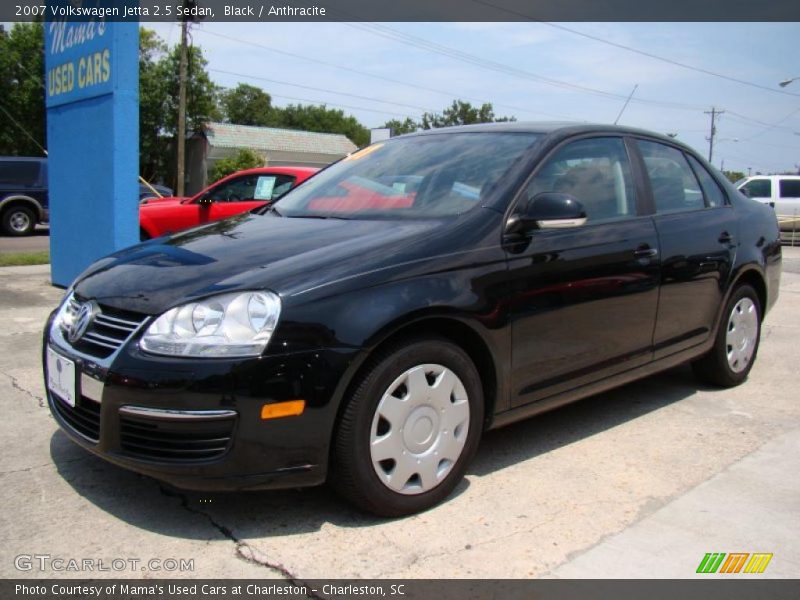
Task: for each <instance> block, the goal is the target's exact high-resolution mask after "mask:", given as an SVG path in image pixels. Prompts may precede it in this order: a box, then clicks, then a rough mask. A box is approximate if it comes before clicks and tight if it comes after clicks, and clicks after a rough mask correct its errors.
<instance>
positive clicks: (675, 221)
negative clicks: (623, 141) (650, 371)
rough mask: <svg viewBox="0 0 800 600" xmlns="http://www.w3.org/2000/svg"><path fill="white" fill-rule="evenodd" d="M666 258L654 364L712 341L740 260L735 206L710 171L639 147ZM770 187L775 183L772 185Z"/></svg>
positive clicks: (661, 150) (674, 150)
mask: <svg viewBox="0 0 800 600" xmlns="http://www.w3.org/2000/svg"><path fill="white" fill-rule="evenodd" d="M636 146H637V147H638V149H639V151H640V153H641V160H642V161H643V166H644V171H645V173H646V174H647V179H648V182H649V188H650V199H651V201H652V203H653V205H652V210H653V211H654V213H655V214H654V217H653V219H654V221H655V225H656V230H657V231H658V240H659V241H658V243H659V248H660V251H661V285H660V291H659V300H658V316H657V319H656V329H655V335H654V337H653V344H654V349H655V358H656V359H658V358H661V357H663V356H667V355H669V354H672V353H674V352H677V351H679V350H682V349H685V348H689V347H691V346H694V345H697V344H699V343H701V342H703V341H705V340H706V339H708V337H709V335H710V333H711V331H712V329H713V325H714V322H715V319H716V316H717V314H718V313H719V310H720V305H721V304H722V300H723V297H724V294H725V290H726V288H727V284H728V279H729V276H730V272H731V265H732V264H733V260H734V257H735V252H736V243H737V238H738V234H739V231H738V222H737V219H736V213H735V209H734V208H733V206H731V204H730V203H729V201H728V198H727V196H726V195H725V193H724V191H723V190H722V187H721V186H720V185H719V183H718V182H717V181H716V180H715V178H714V176H713V175H712V174H711V173H710V172H709V170H708V169H707V168H706V167H705V166H704V165H703V164H701V162H700V161H699V160H697V159H696V158H695V157H693V156H691V155H689V154H686V153H684V151H683V150H682V149H680V148H678V147H675V146H670V145H668V144H666V143H662V142H656V141H653V140H643V139H639V140H637V141H636ZM767 181H769V180H767Z"/></svg>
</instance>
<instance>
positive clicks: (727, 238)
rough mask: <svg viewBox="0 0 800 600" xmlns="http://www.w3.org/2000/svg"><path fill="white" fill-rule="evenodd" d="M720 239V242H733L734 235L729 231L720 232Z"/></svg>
mask: <svg viewBox="0 0 800 600" xmlns="http://www.w3.org/2000/svg"><path fill="white" fill-rule="evenodd" d="M718 239H719V243H720V244H733V236H732V235H731V234H730V233H728V232H727V231H723V232H722V233H720V234H719V238H718Z"/></svg>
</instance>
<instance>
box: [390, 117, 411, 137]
mask: <svg viewBox="0 0 800 600" xmlns="http://www.w3.org/2000/svg"><path fill="white" fill-rule="evenodd" d="M383 126H384V127H385V128H387V129H391V130H392V135H403V134H404V133H414V132H415V131H417V130H418V129H419V128H420V126H419V124H418V123H417V122H416V121H414V119H411V118H409V117H406V120H405V121H401V120H400V119H392V120H391V121H386V123H384V124H383Z"/></svg>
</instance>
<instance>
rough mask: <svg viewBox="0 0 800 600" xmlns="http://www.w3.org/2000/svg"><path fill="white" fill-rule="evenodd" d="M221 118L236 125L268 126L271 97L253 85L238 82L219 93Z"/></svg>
mask: <svg viewBox="0 0 800 600" xmlns="http://www.w3.org/2000/svg"><path fill="white" fill-rule="evenodd" d="M220 106H221V108H222V112H223V118H224V119H225V121H227V122H228V123H236V124H237V125H257V126H261V127H265V126H268V125H269V124H270V123H271V122H272V98H270V95H269V94H267V93H266V92H265V91H264V90H262V89H261V88H259V87H256V86H254V85H248V84H246V83H240V84H239V85H237V86H236V87H235V88H233V89H230V90H225V91H224V92H222V93H221V94H220Z"/></svg>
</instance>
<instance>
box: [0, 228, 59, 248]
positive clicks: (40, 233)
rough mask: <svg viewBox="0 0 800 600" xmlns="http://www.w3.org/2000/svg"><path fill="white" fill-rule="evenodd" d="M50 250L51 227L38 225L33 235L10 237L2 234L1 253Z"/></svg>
mask: <svg viewBox="0 0 800 600" xmlns="http://www.w3.org/2000/svg"><path fill="white" fill-rule="evenodd" d="M49 250H50V227H49V226H47V225H37V226H36V231H34V233H33V235H27V236H24V237H10V236H7V235H0V254H11V253H14V252H46V251H49Z"/></svg>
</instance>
